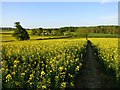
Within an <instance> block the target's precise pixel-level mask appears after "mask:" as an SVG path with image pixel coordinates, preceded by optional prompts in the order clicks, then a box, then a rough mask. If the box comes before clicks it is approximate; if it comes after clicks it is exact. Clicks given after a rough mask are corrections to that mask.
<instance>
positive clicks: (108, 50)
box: [90, 38, 120, 78]
mask: <svg viewBox="0 0 120 90" xmlns="http://www.w3.org/2000/svg"><path fill="white" fill-rule="evenodd" d="M90 41H91V42H92V43H93V44H94V45H96V47H97V50H98V57H100V58H101V59H102V60H103V64H104V65H105V67H106V69H107V70H108V72H111V73H112V72H114V74H115V76H116V78H119V77H120V60H119V58H118V38H98V39H90Z"/></svg>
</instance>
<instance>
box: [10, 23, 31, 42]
mask: <svg viewBox="0 0 120 90" xmlns="http://www.w3.org/2000/svg"><path fill="white" fill-rule="evenodd" d="M15 27H16V29H15V31H14V33H13V35H12V36H13V37H15V38H16V39H18V40H28V39H30V37H29V34H28V33H27V31H26V30H25V29H24V28H23V27H22V26H21V25H20V22H15Z"/></svg>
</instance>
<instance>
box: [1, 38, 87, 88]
mask: <svg viewBox="0 0 120 90" xmlns="http://www.w3.org/2000/svg"><path fill="white" fill-rule="evenodd" d="M86 44H87V42H86V40H85V39H65V40H64V39H63V40H62V39H61V40H44V41H30V42H29V41H20V42H19V41H18V42H8V43H3V44H2V62H1V63H2V82H3V87H8V88H15V87H18V88H19V87H20V88H40V89H48V88H65V87H66V86H67V85H69V86H70V87H73V86H74V82H73V78H74V77H75V76H76V75H77V73H78V72H79V71H80V69H81V67H82V62H83V54H84V52H85V48H86Z"/></svg>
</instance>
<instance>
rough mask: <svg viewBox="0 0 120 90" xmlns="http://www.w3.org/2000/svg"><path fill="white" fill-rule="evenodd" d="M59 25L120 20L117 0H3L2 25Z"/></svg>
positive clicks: (113, 23) (104, 22) (85, 24)
mask: <svg viewBox="0 0 120 90" xmlns="http://www.w3.org/2000/svg"><path fill="white" fill-rule="evenodd" d="M16 21H18V22H20V23H21V25H22V26H23V27H25V28H39V27H42V28H56V27H64V26H97V25H117V24H118V3H117V2H106V3H105V2H2V26H3V27H14V22H16Z"/></svg>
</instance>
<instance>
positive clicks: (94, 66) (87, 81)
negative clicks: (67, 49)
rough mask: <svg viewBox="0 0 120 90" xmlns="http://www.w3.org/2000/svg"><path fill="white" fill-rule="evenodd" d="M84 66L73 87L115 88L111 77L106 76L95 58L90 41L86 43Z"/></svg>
mask: <svg viewBox="0 0 120 90" xmlns="http://www.w3.org/2000/svg"><path fill="white" fill-rule="evenodd" d="M84 62H85V66H84V67H83V70H82V72H81V74H80V75H79V76H78V78H77V79H76V80H75V88H115V84H114V82H113V79H112V78H111V77H110V76H108V75H107V74H106V73H105V72H104V70H103V67H102V66H101V64H100V62H98V61H97V60H96V56H95V55H94V50H93V48H92V46H91V43H88V46H87V54H86V58H85V60H84Z"/></svg>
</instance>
